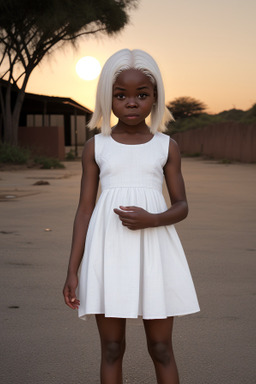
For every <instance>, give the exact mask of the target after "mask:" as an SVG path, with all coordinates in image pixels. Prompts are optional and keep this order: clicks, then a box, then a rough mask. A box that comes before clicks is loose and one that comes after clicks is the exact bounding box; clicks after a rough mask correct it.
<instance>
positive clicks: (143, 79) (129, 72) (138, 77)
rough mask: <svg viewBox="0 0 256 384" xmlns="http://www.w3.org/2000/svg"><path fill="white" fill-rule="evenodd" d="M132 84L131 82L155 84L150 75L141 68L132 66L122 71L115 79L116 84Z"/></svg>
mask: <svg viewBox="0 0 256 384" xmlns="http://www.w3.org/2000/svg"><path fill="white" fill-rule="evenodd" d="M117 83H118V84H121V83H122V84H131V83H146V84H151V86H153V84H152V81H151V80H150V77H149V76H147V75H146V74H145V73H143V72H142V71H140V70H139V69H135V68H131V69H125V70H124V71H122V72H121V73H120V74H119V75H118V76H117V77H116V80H115V83H114V84H117Z"/></svg>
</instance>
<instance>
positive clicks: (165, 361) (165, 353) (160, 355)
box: [148, 342, 173, 366]
mask: <svg viewBox="0 0 256 384" xmlns="http://www.w3.org/2000/svg"><path fill="white" fill-rule="evenodd" d="M148 351H149V354H150V356H151V358H152V360H153V361H154V362H156V363H160V364H162V365H164V366H166V365H169V364H170V363H171V359H172V356H173V353H172V346H171V345H170V343H165V342H149V343H148Z"/></svg>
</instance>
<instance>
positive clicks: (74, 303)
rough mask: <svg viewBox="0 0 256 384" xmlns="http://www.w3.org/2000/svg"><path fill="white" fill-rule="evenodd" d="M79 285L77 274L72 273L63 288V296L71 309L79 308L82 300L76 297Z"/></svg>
mask: <svg viewBox="0 0 256 384" xmlns="http://www.w3.org/2000/svg"><path fill="white" fill-rule="evenodd" d="M77 285H78V278H77V275H71V276H68V277H67V280H66V282H65V285H64V288H63V296H64V300H65V303H66V304H67V305H68V306H69V307H70V308H71V309H78V307H79V305H80V301H79V300H78V299H77V298H76V287H77Z"/></svg>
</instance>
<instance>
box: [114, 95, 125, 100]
mask: <svg viewBox="0 0 256 384" xmlns="http://www.w3.org/2000/svg"><path fill="white" fill-rule="evenodd" d="M114 96H115V98H116V99H118V100H124V99H125V95H124V94H123V93H118V94H117V95H114Z"/></svg>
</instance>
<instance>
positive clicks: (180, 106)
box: [167, 96, 207, 119]
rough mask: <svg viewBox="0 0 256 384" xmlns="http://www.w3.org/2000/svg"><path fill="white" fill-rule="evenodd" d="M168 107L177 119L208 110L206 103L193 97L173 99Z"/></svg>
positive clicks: (197, 114)
mask: <svg viewBox="0 0 256 384" xmlns="http://www.w3.org/2000/svg"><path fill="white" fill-rule="evenodd" d="M167 108H169V109H170V111H171V113H172V114H173V117H174V118H175V119H182V118H185V117H192V116H199V115H201V114H202V113H203V112H204V111H205V110H206V108H207V107H206V105H205V104H204V103H203V102H201V101H199V100H196V99H194V98H193V97H189V96H184V97H177V98H176V99H174V100H173V101H171V102H170V103H169V104H168V105H167Z"/></svg>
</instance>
